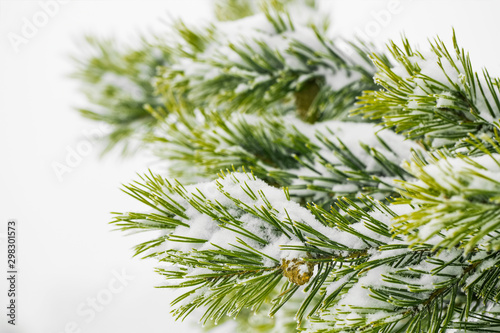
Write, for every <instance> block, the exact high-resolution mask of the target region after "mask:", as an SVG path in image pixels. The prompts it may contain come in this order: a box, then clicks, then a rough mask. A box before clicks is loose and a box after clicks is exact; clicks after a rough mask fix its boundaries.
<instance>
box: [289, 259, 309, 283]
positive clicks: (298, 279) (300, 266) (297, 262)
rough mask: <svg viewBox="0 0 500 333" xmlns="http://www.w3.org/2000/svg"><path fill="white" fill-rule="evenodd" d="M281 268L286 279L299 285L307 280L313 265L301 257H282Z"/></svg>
mask: <svg viewBox="0 0 500 333" xmlns="http://www.w3.org/2000/svg"><path fill="white" fill-rule="evenodd" d="M281 270H282V271H283V276H285V277H286V278H287V279H288V281H290V282H292V283H294V284H296V285H299V286H301V285H303V284H306V283H307V282H309V279H310V278H311V276H312V275H313V272H314V265H313V264H312V263H311V262H309V261H305V260H304V259H302V258H293V259H292V260H286V259H282V261H281Z"/></svg>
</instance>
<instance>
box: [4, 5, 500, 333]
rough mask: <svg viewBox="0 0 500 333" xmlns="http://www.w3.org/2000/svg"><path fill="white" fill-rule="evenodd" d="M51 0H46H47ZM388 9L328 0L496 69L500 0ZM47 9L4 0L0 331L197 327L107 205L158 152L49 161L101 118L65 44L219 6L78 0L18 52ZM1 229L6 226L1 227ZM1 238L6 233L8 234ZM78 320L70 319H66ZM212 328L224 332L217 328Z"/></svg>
mask: <svg viewBox="0 0 500 333" xmlns="http://www.w3.org/2000/svg"><path fill="white" fill-rule="evenodd" d="M43 2H46V1H43ZM401 3H402V4H401V5H400V6H399V7H398V9H397V12H398V13H397V14H396V13H394V14H390V15H387V12H386V11H387V10H388V9H389V8H391V7H390V5H389V1H373V0H367V1H352V0H351V1H342V2H340V1H325V2H324V6H323V8H324V10H328V11H331V12H332V13H333V22H334V26H335V27H336V29H337V31H338V32H339V33H340V34H344V35H352V34H353V33H355V32H359V31H361V32H362V33H364V34H365V35H368V36H369V37H370V39H371V41H374V42H378V43H380V44H382V43H383V42H385V41H387V40H388V39H389V38H396V39H398V38H399V36H400V34H401V33H402V32H403V31H404V32H405V33H406V36H407V37H408V38H409V39H410V40H411V41H412V43H413V44H419V45H420V47H421V49H425V47H426V45H427V42H426V40H427V38H433V37H435V36H436V35H439V36H440V37H441V38H442V39H443V40H445V41H447V42H449V41H450V40H451V34H452V30H451V29H452V27H454V28H455V30H456V32H457V35H458V38H459V42H460V44H461V45H462V46H463V47H465V48H466V49H467V50H469V51H470V53H471V57H472V61H473V65H475V68H476V70H480V68H481V67H482V66H488V69H489V70H490V72H492V73H500V71H499V69H500V66H499V65H500V62H499V61H498V59H499V55H498V50H499V48H498V46H497V44H498V38H497V37H498V36H497V35H498V31H500V21H499V20H498V13H499V9H500V8H499V7H500V6H499V5H498V4H497V2H495V1H477V0H475V1H456V0H455V1H417V0H414V1H407V0H402V1H401ZM40 10H41V8H40V5H39V2H38V1H19V0H12V1H8V0H0V332H2V333H4V332H5V333H11V332H16V333H17V332H24V333H31V332H36V333H46V332H47V333H62V332H71V330H66V331H65V329H66V325H68V323H71V322H74V323H75V324H76V325H78V329H79V330H80V331H78V330H74V332H88V333H100V332H112V333H114V332H123V333H129V332H130V333H132V332H134V333H135V332H148V333H160V332H171V331H173V330H175V331H177V332H188V331H193V332H194V331H196V328H195V326H194V324H193V323H179V322H174V321H173V319H171V317H170V315H169V311H170V307H169V302H170V301H171V300H172V294H171V292H170V291H167V290H165V289H155V288H153V286H154V285H155V284H157V283H158V277H157V276H156V275H155V273H154V272H153V267H154V262H148V261H141V260H139V259H137V258H131V256H132V250H131V247H132V246H133V245H134V244H135V243H136V242H137V239H134V237H123V235H122V234H121V233H118V232H111V231H110V230H111V226H110V225H108V224H107V222H108V221H109V220H110V217H111V215H110V214H109V212H110V211H128V210H134V209H136V208H138V209H141V207H140V206H139V205H138V204H137V203H136V202H135V201H133V200H132V199H130V198H128V197H127V196H126V195H124V194H123V193H121V192H120V191H119V187H120V184H122V183H127V182H129V181H130V180H132V179H134V177H135V173H136V172H142V171H145V170H146V169H147V167H148V166H149V165H150V163H151V158H150V157H147V156H145V155H142V156H141V155H137V156H135V157H134V158H129V159H125V160H124V159H121V158H119V157H118V156H117V155H116V154H115V155H113V154H112V155H110V156H107V157H105V158H103V159H100V158H99V156H98V153H99V147H98V146H94V149H93V152H92V153H91V154H89V155H88V156H85V157H84V158H83V161H82V163H81V164H80V165H79V166H78V167H77V168H74V169H73V170H72V172H71V173H70V174H66V175H64V178H63V181H62V182H60V181H59V180H58V178H57V177H56V175H55V173H54V171H53V169H52V167H51V164H52V163H53V162H54V161H57V162H61V163H64V159H65V158H66V155H67V148H68V147H69V148H72V149H75V148H76V147H77V145H78V144H79V143H80V142H81V141H82V140H83V139H84V136H83V133H84V131H85V130H92V129H95V128H96V127H97V126H96V124H94V123H92V122H89V121H86V120H84V119H82V118H81V117H80V116H79V115H78V114H77V112H76V111H74V108H75V107H76V106H84V105H85V99H84V98H83V97H82V95H81V94H79V92H78V90H77V84H76V82H74V81H72V80H70V79H68V78H67V75H68V74H69V73H70V72H71V70H72V63H71V61H69V57H68V55H69V54H75V53H78V48H77V44H76V43H75V42H76V41H77V40H78V38H79V37H81V36H82V34H83V33H89V32H90V33H94V34H99V35H103V36H109V35H115V36H118V37H120V38H121V39H122V40H124V41H131V40H133V39H134V36H136V35H137V33H138V32H147V31H148V30H150V29H153V30H156V31H165V30H166V26H165V24H164V23H162V20H163V21H168V20H169V17H178V16H181V17H182V18H184V19H185V20H186V21H188V22H197V21H199V20H201V19H210V18H211V17H212V7H211V2H210V1H206V0H201V1H194V0H178V1H174V0H170V1H167V0H165V1H147V0H146V1H145V0H143V1H123V0H120V1H117V0H116V1H113V0H103V1H98V0H94V1H72V2H70V3H67V4H64V5H61V6H60V9H59V12H58V13H57V14H56V15H54V17H52V18H50V20H49V22H48V23H47V24H46V25H45V26H44V27H42V28H40V29H39V31H38V33H37V35H36V36H35V37H33V38H31V39H30V40H29V42H28V43H27V44H25V45H20V47H19V52H15V50H14V48H13V47H12V45H11V43H10V42H9V39H8V34H9V32H13V33H17V34H20V30H21V26H22V25H23V20H24V19H31V18H32V16H33V15H35V14H36V13H37V12H39V11H40ZM9 218H15V219H17V220H18V228H19V230H18V231H19V239H18V244H19V253H18V255H19V281H18V291H19V294H18V318H17V320H18V325H17V326H16V327H15V328H12V327H10V325H7V324H6V321H7V317H6V316H5V313H6V309H5V307H6V305H7V304H6V302H7V297H6V293H7V285H6V279H5V277H4V276H6V274H5V271H6V266H5V264H6V251H5V248H6V238H5V232H6V222H7V219H9ZM2 234H3V235H2ZM2 237H3V238H2ZM123 270H124V271H125V272H126V273H127V275H129V276H133V280H131V281H129V282H128V285H127V286H125V287H124V288H123V290H122V291H121V292H120V293H117V294H113V298H112V299H111V300H110V301H109V303H108V304H106V305H105V306H104V307H103V309H102V311H101V312H98V313H96V316H95V318H93V319H92V320H90V321H88V322H87V321H86V319H88V317H85V316H81V315H79V314H78V313H77V309H78V308H79V307H81V306H82V303H83V304H85V303H86V302H87V300H88V298H89V297H90V298H92V297H96V296H97V295H98V294H99V293H102V292H103V290H104V292H105V290H106V289H108V284H109V283H110V281H113V278H114V275H113V271H116V272H122V271H123ZM70 326H71V324H70ZM216 332H220V331H219V330H216Z"/></svg>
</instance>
